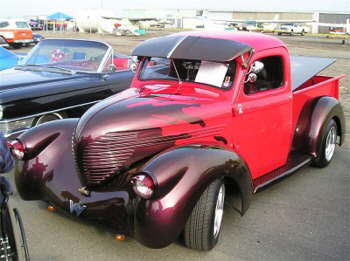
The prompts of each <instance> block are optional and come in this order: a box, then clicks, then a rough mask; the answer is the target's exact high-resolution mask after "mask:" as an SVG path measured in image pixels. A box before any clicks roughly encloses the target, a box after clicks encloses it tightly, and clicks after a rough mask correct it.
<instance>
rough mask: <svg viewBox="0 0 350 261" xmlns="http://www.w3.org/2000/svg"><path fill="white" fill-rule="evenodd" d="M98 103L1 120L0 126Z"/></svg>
mask: <svg viewBox="0 0 350 261" xmlns="http://www.w3.org/2000/svg"><path fill="white" fill-rule="evenodd" d="M99 101H100V100H97V101H93V102H87V103H82V104H78V105H74V106H68V107H64V108H61V109H57V110H53V111H46V112H41V113H37V114H32V115H28V116H24V117H19V118H14V119H10V120H1V121H0V124H1V123H8V122H13V121H20V120H24V119H28V118H35V117H38V116H42V115H45V114H53V113H55V112H60V111H64V110H69V109H73V108H76V107H82V106H85V105H90V104H94V103H97V102H99Z"/></svg>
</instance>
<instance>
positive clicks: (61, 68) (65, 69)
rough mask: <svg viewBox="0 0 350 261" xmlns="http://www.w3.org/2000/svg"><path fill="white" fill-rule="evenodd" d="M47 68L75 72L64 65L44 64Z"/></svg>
mask: <svg viewBox="0 0 350 261" xmlns="http://www.w3.org/2000/svg"><path fill="white" fill-rule="evenodd" d="M44 67H45V68H50V69H56V70H60V71H63V72H67V73H70V74H73V73H75V72H74V71H73V70H70V69H67V68H64V67H60V66H52V65H50V66H44Z"/></svg>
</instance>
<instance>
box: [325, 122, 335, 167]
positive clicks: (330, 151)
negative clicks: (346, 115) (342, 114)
mask: <svg viewBox="0 0 350 261" xmlns="http://www.w3.org/2000/svg"><path fill="white" fill-rule="evenodd" d="M336 143H337V130H336V129H335V127H334V126H333V127H332V128H331V129H330V130H329V132H328V134H327V138H326V150H325V158H326V160H327V161H330V160H331V159H332V157H333V155H334V151H335V144H336Z"/></svg>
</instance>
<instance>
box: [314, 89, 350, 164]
mask: <svg viewBox="0 0 350 261" xmlns="http://www.w3.org/2000/svg"><path fill="white" fill-rule="evenodd" d="M310 119H311V120H310V127H309V131H308V133H307V139H308V145H309V146H308V149H309V153H310V154H311V155H313V156H314V157H317V156H318V155H317V152H318V151H319V148H318V140H319V138H320V136H321V135H322V133H323V131H324V129H325V127H326V125H327V122H328V121H330V120H331V119H334V120H335V122H336V124H337V134H338V136H339V137H340V139H339V145H342V144H343V143H344V140H345V117H344V112H343V109H342V106H341V104H340V102H339V101H338V100H337V99H335V98H333V97H327V96H324V97H320V98H319V99H318V100H317V101H316V104H315V107H314V109H313V111H312V114H311V118H310Z"/></svg>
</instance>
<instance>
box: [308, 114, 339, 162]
mask: <svg viewBox="0 0 350 261" xmlns="http://www.w3.org/2000/svg"><path fill="white" fill-rule="evenodd" d="M337 137H338V134H337V124H336V122H335V121H334V120H333V119H331V120H330V121H329V122H328V123H327V125H326V128H325V129H324V130H323V131H322V133H321V135H320V137H319V140H318V144H317V157H316V158H315V159H314V160H313V162H312V164H313V165H314V166H316V167H320V168H323V167H326V166H327V165H328V164H329V163H330V162H331V161H332V159H333V157H334V153H335V147H336V144H337Z"/></svg>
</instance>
